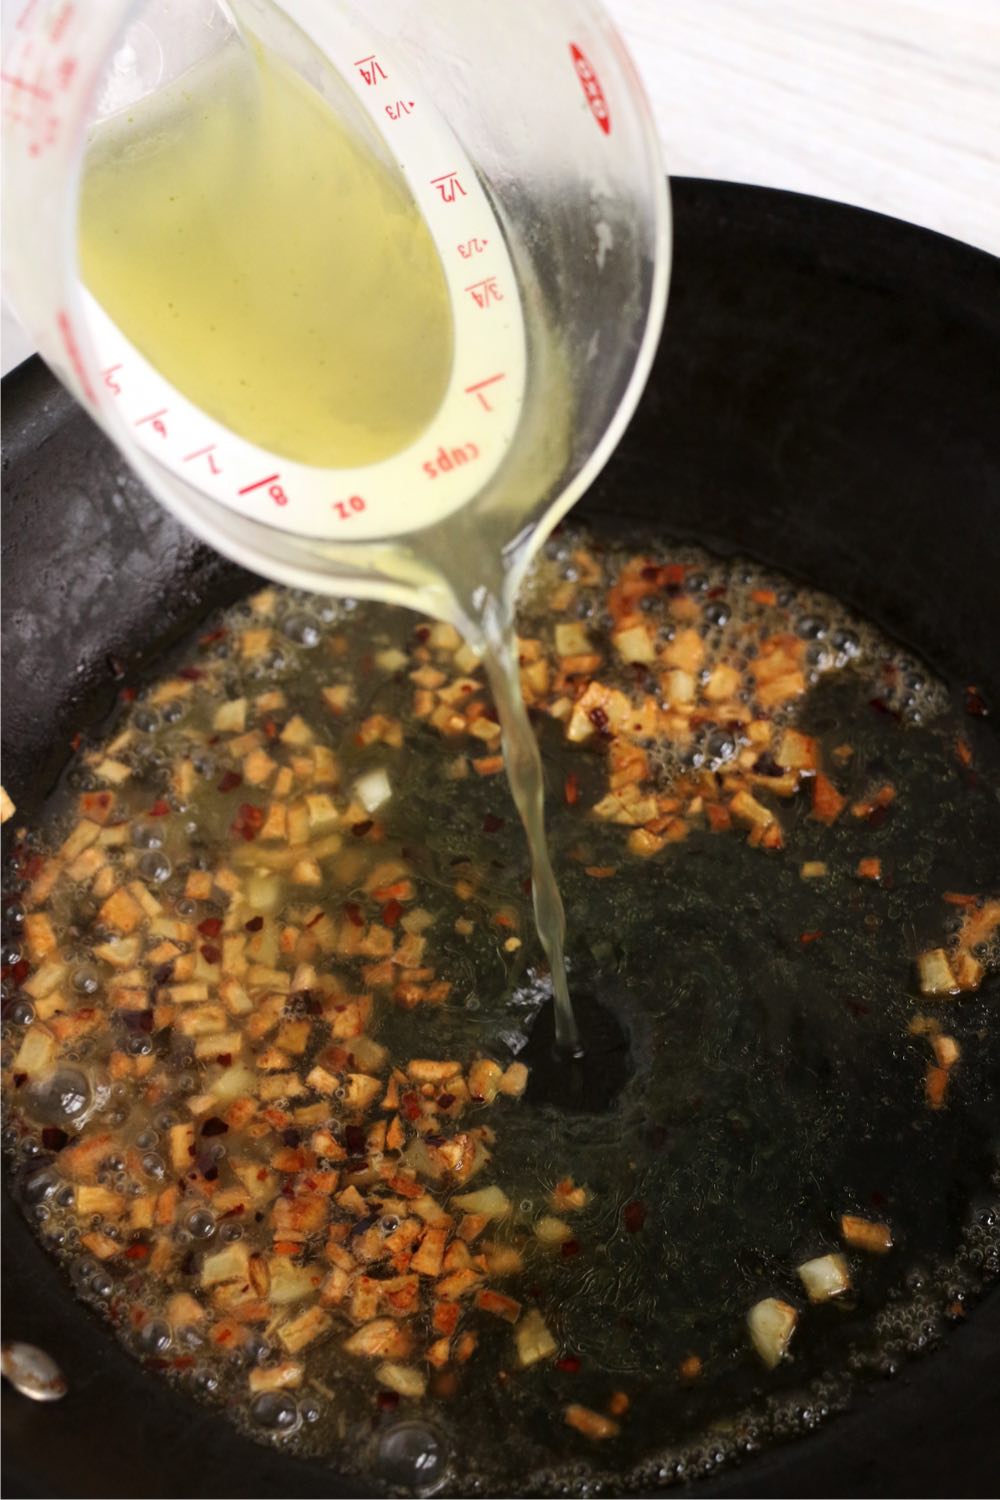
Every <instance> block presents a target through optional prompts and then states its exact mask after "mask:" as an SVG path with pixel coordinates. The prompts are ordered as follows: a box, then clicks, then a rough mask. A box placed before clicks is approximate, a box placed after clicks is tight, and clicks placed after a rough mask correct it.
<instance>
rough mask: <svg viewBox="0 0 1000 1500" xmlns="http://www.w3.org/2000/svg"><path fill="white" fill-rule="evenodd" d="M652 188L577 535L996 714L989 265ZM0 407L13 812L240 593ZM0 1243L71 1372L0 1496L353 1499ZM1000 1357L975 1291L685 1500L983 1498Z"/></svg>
mask: <svg viewBox="0 0 1000 1500" xmlns="http://www.w3.org/2000/svg"><path fill="white" fill-rule="evenodd" d="M674 200H675V208H676V259H675V266H674V275H673V288H672V292H671V302H670V311H669V315H668V320H667V332H666V337H665V339H664V342H663V346H662V349H661V352H660V356H659V359H658V361H657V365H656V368H655V370H654V373H653V377H652V379H651V381H650V385H649V389H648V390H647V392H646V395H645V397H644V399H643V402H642V405H641V407H640V410H639V413H638V415H637V416H636V418H635V420H634V422H633V423H632V426H631V428H630V429H629V432H628V434H627V436H626V438H625V439H624V441H623V442H622V444H621V447H620V449H619V452H618V453H617V455H616V456H615V458H614V460H613V462H612V463H611V464H610V465H609V467H608V469H607V471H606V473H605V474H604V476H603V477H602V479H601V480H600V482H599V483H598V484H597V485H596V486H595V488H594V490H593V492H592V493H591V494H590V495H589V496H588V497H587V499H586V501H585V502H584V504H583V506H582V511H583V513H584V515H585V516H586V519H587V520H588V521H589V522H591V524H593V525H594V526H596V527H599V528H606V529H608V530H610V531H612V532H613V531H614V528H615V527H616V525H618V524H619V523H620V522H621V521H622V520H623V519H634V520H636V521H639V522H642V521H645V522H648V523H651V524H652V525H654V526H655V527H656V528H657V529H658V530H659V531H660V532H662V533H663V534H664V535H667V536H673V537H678V538H691V539H695V540H698V541H701V542H705V543H706V544H708V545H709V546H712V547H714V548H716V549H720V550H723V551H740V552H745V553H748V554H751V555H753V556H754V557H756V558H759V559H760V560H761V561H763V562H766V563H771V564H774V565H777V566H779V567H780V568H782V569H784V570H785V571H787V572H788V573H790V574H792V575H793V576H795V577H797V578H800V579H803V580H805V581H806V582H808V583H812V584H815V585H817V586H819V587H821V588H824V589H827V590H829V591H830V592H832V593H834V594H837V595H839V596H840V597H841V598H842V599H844V600H846V601H848V602H849V603H850V604H852V605H854V606H856V607H857V608H858V609H860V610H861V611H863V612H864V613H865V614H867V615H868V616H869V617H870V618H871V619H873V620H874V621H876V622H877V623H878V624H879V625H881V626H883V627H884V628H885V629H886V630H888V631H889V632H890V633H891V634H893V635H895V636H896V637H898V638H899V639H900V640H902V641H903V642H905V643H906V644H909V645H910V646H912V647H914V648H915V649H916V650H917V651H918V652H919V653H920V654H922V655H923V657H924V659H925V660H926V661H927V662H928V663H929V664H930V665H931V666H932V667H933V668H935V669H936V670H937V671H938V672H940V673H942V674H943V675H944V676H946V677H948V678H950V679H952V680H957V681H958V682H960V683H966V682H970V683H971V682H974V683H976V684H977V685H978V687H979V689H980V691H981V693H982V694H983V696H984V697H985V699H986V701H987V703H989V704H991V705H992V706H993V707H994V709H995V710H996V711H1000V650H998V645H1000V423H998V421H997V412H998V410H1000V385H998V379H1000V295H998V294H1000V275H998V263H997V262H996V261H994V260H992V259H991V258H990V257H988V256H986V255H983V254H981V253H979V252H977V251H974V250H971V249H969V248H967V247H966V246H963V245H960V244H957V243H955V242H954V241H950V240H947V239H943V238H940V237H939V236H936V235H932V234H928V233H926V232H923V231H919V230H916V229H913V228H910V227H909V226H907V225H905V224H902V223H899V222H897V221H894V220H890V219H885V218H881V217H878V216H875V215H872V214H868V213H863V212H861V211H859V210H856V209H847V208H843V207H838V206H835V205H833V204H830V203H826V202H823V201H821V200H819V199H813V198H804V197H798V196H795V195H792V194H788V193H779V192H772V191H765V190H762V189H758V188H745V187H736V186H732V185H729V184H725V183H712V182H704V181H681V182H677V183H675V184H674ZM4 396H5V407H6V411H5V433H4V443H5V457H4V467H5V470H6V486H5V494H4V502H3V506H4V520H5V522H6V526H5V537H4V564H5V573H6V589H5V594H4V613H5V617H6V658H5V664H4V686H5V688H6V693H5V707H6V723H5V738H6V740H7V758H6V765H5V770H4V780H5V784H6V785H7V787H8V789H9V790H10V791H11V792H12V794H13V796H14V798H15V800H16V802H17V803H18V808H19V812H20V813H21V814H22V815H23V816H24V817H26V818H28V819H30V818H31V817H33V815H34V814H35V812H36V811H37V810H38V808H39V807H40V805H41V802H42V799H43V797H44V795H45V793H46V791H47V789H48V788H49V787H50V786H51V783H52V781H53V778H54V777H55V775H56V774H57V772H58V770H59V768H60V766H61V764H62V763H63V762H64V760H65V758H66V755H67V753H68V748H69V741H70V739H71V737H72V735H73V733H74V732H75V730H76V729H77V728H79V727H80V726H81V725H93V724H96V723H98V722H99V721H100V718H101V716H102V715H103V714H104V713H105V712H106V711H107V710H108V708H109V707H110V705H111V704H112V702H113V700H114V697H115V694H116V692H117V691H118V689H119V688H120V686H121V674H123V673H124V675H125V677H126V679H127V680H129V681H135V680H136V679H137V678H138V677H140V676H141V675H142V674H143V673H144V672H145V671H147V670H148V669H149V668H150V667H151V665H152V663H153V662H154V661H155V658H156V655H157V652H158V651H159V650H161V649H162V648H163V646H164V645H165V644H166V643H168V642H169V641H170V640H172V639H174V638H176V637H177V636H178V635H180V634H181V633H182V632H183V631H185V630H186V629H187V628H189V627H190V626H191V625H192V624H194V623H195V622H196V621H197V620H198V619H199V617H201V616H202V615H204V614H205V613H206V612H207V611H208V610H209V609H210V608H212V607H213V606H215V605H218V604H220V603H223V602H226V601H229V600H231V599H233V598H234V597H236V596H237V595H238V594H240V593H241V592H242V591H244V590H245V589H246V588H248V587H249V586H250V584H251V582H252V580H251V578H250V577H249V575H247V574H246V573H243V572H241V571H240V570H238V569H236V568H234V567H232V566H230V565H229V564H227V563H225V562H223V561H221V560H220V559H219V558H217V557H215V556H214V555H212V554H211V553H209V552H208V551H206V550H205V549H204V548H203V547H201V546H199V545H198V544H196V543H195V542H194V541H192V540H191V539H190V538H189V537H188V536H186V535H185V534H184V533H183V532H181V531H180V529H179V528H178V527H177V525H176V524H175V523H174V522H173V521H172V520H170V519H169V517H168V516H167V515H166V514H165V513H164V512H163V511H161V510H160V509H159V507H158V506H156V505H155V504H154V502H153V501H152V500H150V499H149V497H148V496H147V495H146V494H145V493H144V492H143V490H142V488H141V487H140V486H139V485H138V484H137V483H136V482H135V481H134V480H132V479H131V478H130V476H129V475H128V474H127V472H126V469H125V465H124V463H123V461H122V460H121V459H120V458H119V457H118V455H117V453H116V452H114V451H113V450H112V448H111V447H110V446H109V444H108V443H107V442H106V441H105V439H104V438H103V437H102V436H101V435H100V434H99V433H98V431H97V430H96V429H95V428H94V427H93V426H92V425H91V423H90V421H89V420H88V419H87V418H86V417H85V416H84V415H83V413H82V412H81V411H80V410H79V409H78V408H77V407H76V406H75V405H74V404H73V402H72V401H71V399H70V398H69V397H68V396H67V395H66V394H65V392H64V391H63V390H62V389H61V387H59V386H58V385H57V383H56V382H55V381H54V379H53V378H52V377H51V376H50V375H49V374H48V373H47V371H46V370H45V369H44V368H43V367H42V366H41V365H40V364H39V363H38V361H36V360H32V361H29V362H28V363H27V364H26V365H23V366H22V367H21V368H20V369H19V370H17V371H16V372H15V373H14V374H13V375H11V376H9V377H8V379H7V380H6V381H5V382H4ZM4 1240H5V1245H4V1267H5V1281H6V1328H5V1336H6V1337H8V1338H26V1339H31V1340H34V1341H35V1342H37V1343H39V1344H40V1345H42V1347H43V1348H45V1349H47V1350H49V1351H51V1352H52V1353H53V1354H54V1355H56V1356H57V1358H58V1359H59V1361H60V1363H61V1364H62V1365H63V1367H64V1369H65V1371H66V1373H67V1375H68V1378H69V1384H70V1395H69V1396H68V1397H67V1398H66V1400H65V1401H63V1402H62V1403H61V1404H59V1405H57V1406H35V1405H33V1404H32V1403H30V1402H27V1401H24V1400H22V1399H21V1398H20V1397H18V1396H17V1395H16V1394H14V1393H13V1392H12V1391H11V1390H10V1389H9V1388H6V1387H5V1388H4V1392H3V1422H4V1428H5V1436H6V1448H5V1456H6V1463H7V1475H6V1481H7V1482H6V1488H5V1492H6V1494H7V1495H9V1496H14V1495H31V1496H71V1495H87V1496H119V1495H121V1496H124V1495H140V1496H194V1495H212V1496H281V1497H288V1496H321V1495H322V1496H328V1495H350V1494H355V1493H356V1492H357V1491H356V1486H355V1485H353V1484H351V1483H349V1482H346V1481H344V1480H343V1478H342V1477H339V1476H338V1475H336V1474H335V1473H333V1472H331V1471H328V1470H325V1469H323V1468H322V1467H319V1466H309V1465H306V1464H304V1463H301V1462H297V1461H293V1460H290V1459H286V1458H284V1457H282V1456H280V1455H279V1454H278V1453H276V1452H273V1451H271V1450H268V1449H266V1448H263V1447H258V1446H256V1445H253V1444H251V1443H249V1442H247V1441H246V1440H244V1439H243V1438H242V1437H240V1436H239V1435H238V1434H237V1433H236V1432H235V1431H234V1430H231V1429H230V1428H228V1426H227V1425H226V1424H225V1423H224V1422H223V1421H221V1420H219V1419H217V1418H215V1417H213V1416H211V1415H209V1414H208V1413H207V1412H206V1411H205V1410H204V1409H203V1408H201V1407H198V1406H195V1405H193V1404H191V1403H189V1402H188V1401H187V1400H185V1399H184V1398H182V1397H181V1396H180V1395H178V1394H177V1393H176V1392H174V1391H172V1390H171V1389H170V1388H169V1387H168V1386H167V1385H166V1383H165V1382H163V1381H161V1380H159V1379H157V1378H154V1377H150V1376H148V1375H146V1374H144V1373H143V1372H142V1371H141V1370H140V1368H139V1366H138V1365H137V1364H136V1363H134V1362H133V1361H132V1360H131V1359H130V1358H129V1357H128V1356H126V1354H125V1353H124V1352H123V1351H122V1350H121V1349H120V1348H119V1346H118V1345H117V1343H116V1342H115V1340H114V1338H113V1337H112V1335H111V1334H110V1333H109V1332H108V1331H107V1330H106V1328H105V1327H104V1326H103V1325H102V1324H100V1323H98V1322H97V1321H96V1320H95V1318H94V1317H93V1316H92V1315H91V1314H90V1313H89V1312H87V1311H86V1310H85V1309H84V1308H83V1307H82V1306H81V1305H80V1304H78V1303H76V1302H74V1301H73V1300H72V1298H71V1297H70V1296H69V1293H68V1291H67V1288H66V1286H65V1283H64V1281H63V1279H62V1276H61V1273H60V1272H59V1271H58V1270H57V1269H56V1267H55V1265H54V1264H53V1263H52V1262H51V1261H50V1260H49V1259H48V1258H47V1256H46V1255H44V1254H43V1252H42V1251H41V1250H40V1249H39V1247H38V1246H37V1245H36V1243H35V1242H34V1240H33V1238H32V1236H31V1235H30V1233H29V1231H28V1229H27V1227H26V1225H25V1224H24V1222H23V1220H22V1219H21V1217H20V1214H19V1212H18V1211H17V1210H16V1209H9V1210H8V1213H7V1217H6V1224H5V1229H4ZM998 1350H1000V1296H998V1295H996V1294H995V1295H994V1296H993V1297H992V1299H991V1300H989V1301H987V1303H985V1304H984V1305H983V1306H982V1307H981V1308H980V1309H979V1311H978V1312H977V1313H976V1314H975V1316H974V1317H972V1318H971V1319H970V1320H969V1323H968V1325H967V1326H966V1327H963V1328H962V1329H960V1330H958V1331H956V1332H955V1334H954V1335H953V1337H951V1338H950V1340H949V1341H948V1342H947V1344H946V1346H945V1347H944V1348H943V1349H942V1350H940V1351H939V1352H937V1353H936V1354H934V1355H932V1356H930V1357H928V1358H927V1359H926V1360H925V1361H924V1362H923V1363H922V1364H919V1365H916V1366H911V1367H910V1369H909V1370H908V1371H906V1372H905V1373H904V1374H902V1375H901V1376H900V1377H899V1378H898V1379H897V1380H896V1381H895V1382H892V1383H890V1384H886V1385H884V1386H880V1387H879V1388H877V1389H869V1390H868V1391H865V1392H863V1393H862V1394H861V1395H860V1396H859V1398H858V1401H857V1403H856V1405H855V1408H854V1410H852V1411H851V1412H850V1413H849V1414H847V1415H846V1416H843V1417H841V1418H839V1419H837V1420H835V1421H833V1422H831V1423H830V1424H829V1425H828V1426H827V1427H825V1428H823V1429H821V1430H820V1431H819V1432H818V1433H816V1434H814V1435H813V1436H812V1437H810V1438H808V1439H805V1440H800V1441H798V1442H797V1443H794V1444H791V1445H789V1446H787V1447H785V1448H782V1449H777V1450H774V1451H772V1452H771V1453H769V1454H766V1455H764V1456H762V1457H760V1458H757V1459H755V1460H752V1461H750V1462H748V1463H747V1464H746V1465H745V1466H744V1467H743V1468H742V1469H739V1470H735V1471H731V1472H730V1473H729V1474H728V1475H723V1476H718V1477H716V1478H714V1479H711V1480H707V1481H702V1482H701V1483H699V1484H698V1485H697V1486H695V1488H694V1489H693V1490H692V1491H691V1493H696V1494H698V1495H708V1494H713V1495H831V1494H837V1495H844V1494H851V1495H900V1496H902V1495H914V1494H919V1495H952V1494H956V1493H957V1494H962V1495H967V1496H972V1495H983V1496H985V1495H991V1494H993V1493H995V1489H996V1477H997V1473H998V1472H1000V1468H998V1465H1000V1438H998V1432H997V1421H996V1415H997V1413H996V1391H997V1389H998V1388H1000V1354H998ZM366 1492H367V1493H377V1489H376V1488H375V1486H374V1482H373V1486H372V1487H371V1488H370V1489H368V1490H367V1491H366Z"/></svg>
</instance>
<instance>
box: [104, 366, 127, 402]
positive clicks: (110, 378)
mask: <svg viewBox="0 0 1000 1500" xmlns="http://www.w3.org/2000/svg"><path fill="white" fill-rule="evenodd" d="M120 369H121V365H120V364H119V365H108V368H107V369H106V370H102V371H101V374H102V375H103V376H104V384H105V385H106V386H107V388H108V390H109V391H110V392H111V394H112V396H120V395H121V393H122V388H121V386H120V385H119V384H118V382H117V380H115V378H114V376H115V371H116V370H120Z"/></svg>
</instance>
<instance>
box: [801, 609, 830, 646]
mask: <svg viewBox="0 0 1000 1500" xmlns="http://www.w3.org/2000/svg"><path fill="white" fill-rule="evenodd" d="M795 629H796V631H797V633H798V634H799V635H800V636H801V637H802V639H803V640H804V641H818V640H820V639H821V638H822V637H823V636H825V635H826V632H827V624H826V621H825V620H821V619H820V618H819V616H818V615H803V616H802V619H801V620H799V622H798V624H797V625H796V627H795Z"/></svg>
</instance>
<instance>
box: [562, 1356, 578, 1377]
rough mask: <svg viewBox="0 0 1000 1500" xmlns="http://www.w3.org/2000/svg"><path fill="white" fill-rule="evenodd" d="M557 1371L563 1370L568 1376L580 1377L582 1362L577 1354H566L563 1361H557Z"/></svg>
mask: <svg viewBox="0 0 1000 1500" xmlns="http://www.w3.org/2000/svg"><path fill="white" fill-rule="evenodd" d="M556 1369H557V1370H562V1371H563V1373H564V1374H566V1375H578V1374H579V1373H580V1360H579V1358H578V1356H577V1355H575V1354H564V1355H563V1357H562V1359H557V1360H556Z"/></svg>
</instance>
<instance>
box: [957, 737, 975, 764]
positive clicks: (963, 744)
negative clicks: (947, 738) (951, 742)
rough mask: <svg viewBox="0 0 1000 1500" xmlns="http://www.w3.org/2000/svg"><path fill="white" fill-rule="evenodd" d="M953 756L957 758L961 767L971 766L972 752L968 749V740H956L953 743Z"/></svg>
mask: <svg viewBox="0 0 1000 1500" xmlns="http://www.w3.org/2000/svg"><path fill="white" fill-rule="evenodd" d="M955 754H956V756H957V757H958V761H959V764H960V765H963V766H966V767H969V766H971V765H972V750H971V749H970V747H969V742H968V740H962V739H960V740H956V742H955Z"/></svg>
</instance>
